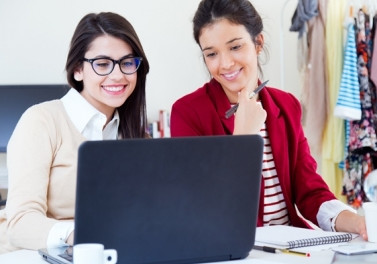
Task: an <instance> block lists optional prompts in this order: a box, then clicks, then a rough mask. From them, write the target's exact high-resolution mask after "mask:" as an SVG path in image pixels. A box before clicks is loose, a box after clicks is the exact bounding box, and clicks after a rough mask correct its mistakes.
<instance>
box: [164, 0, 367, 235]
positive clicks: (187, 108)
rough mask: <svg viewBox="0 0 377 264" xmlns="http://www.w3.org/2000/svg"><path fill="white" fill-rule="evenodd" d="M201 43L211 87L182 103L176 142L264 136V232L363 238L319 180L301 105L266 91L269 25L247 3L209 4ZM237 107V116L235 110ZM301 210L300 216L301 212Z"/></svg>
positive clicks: (201, 18)
mask: <svg viewBox="0 0 377 264" xmlns="http://www.w3.org/2000/svg"><path fill="white" fill-rule="evenodd" d="M193 23H194V38H195V40H196V42H197V43H198V44H199V47H200V49H201V51H202V54H203V58H204V62H205V64H206V66H207V69H208V71H209V72H210V74H211V76H212V79H211V80H210V81H209V82H208V83H206V84H204V85H203V87H201V88H199V89H197V90H196V91H194V92H193V93H191V94H188V95H186V96H184V97H182V98H180V99H179V100H177V101H176V102H175V103H174V105H173V107H172V112H171V122H170V126H171V135H172V136H174V137H177V136H208V135H237V134H260V135H261V136H262V137H263V138H264V142H265V148H264V155H263V164H262V168H263V170H262V178H263V179H262V186H261V196H260V205H259V214H258V226H263V225H293V226H297V227H306V228H310V227H311V225H310V224H309V223H308V222H307V221H306V220H305V219H303V218H302V217H301V215H300V214H299V213H298V211H299V212H300V213H301V214H302V215H303V216H304V217H305V218H306V219H308V220H310V221H311V222H313V223H315V224H316V225H318V226H319V227H321V228H322V229H324V230H328V231H330V230H333V231H348V232H353V233H358V234H360V235H362V236H363V238H364V239H367V235H366V227H365V221H364V218H363V217H362V216H359V215H357V214H356V213H355V212H354V211H353V210H352V208H350V207H348V206H347V205H345V204H343V203H342V202H340V201H339V200H337V199H336V198H335V196H334V194H332V193H331V192H330V190H329V188H328V187H327V185H326V183H325V182H324V180H323V179H322V177H321V176H320V175H318V174H317V173H316V166H317V165H316V162H315V160H314V159H313V157H312V156H311V154H310V150H309V146H308V143H307V141H306V138H305V135H304V133H303V129H302V126H301V107H300V103H299V101H298V100H297V99H296V98H294V96H292V95H291V94H289V93H286V92H284V91H281V90H279V89H276V88H272V87H266V88H264V89H262V90H260V92H259V93H257V94H256V95H254V96H253V98H249V96H250V94H251V95H253V94H254V93H253V91H256V90H259V89H258V88H257V87H258V86H259V85H260V84H261V80H260V76H261V74H260V73H261V69H260V65H259V54H260V53H261V52H263V51H264V37H263V33H262V31H263V23H262V19H261V17H260V15H259V14H258V12H257V11H256V10H255V8H254V7H253V6H252V4H251V3H250V1H248V0H202V1H201V2H200V4H199V6H198V9H197V11H196V13H195V16H194V19H193ZM232 105H233V106H238V109H237V111H236V112H235V114H232V115H229V116H228V115H227V114H226V113H227V112H228V110H229V109H230V108H231V107H232ZM297 209H298V210H297Z"/></svg>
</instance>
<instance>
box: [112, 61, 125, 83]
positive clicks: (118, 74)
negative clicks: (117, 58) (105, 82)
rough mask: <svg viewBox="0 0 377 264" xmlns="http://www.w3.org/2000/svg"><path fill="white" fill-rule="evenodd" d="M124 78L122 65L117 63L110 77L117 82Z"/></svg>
mask: <svg viewBox="0 0 377 264" xmlns="http://www.w3.org/2000/svg"><path fill="white" fill-rule="evenodd" d="M123 76H124V73H123V72H122V71H121V70H120V64H119V62H116V63H115V65H114V69H113V71H112V72H111V73H110V74H109V77H110V78H111V79H115V80H116V79H121V78H123Z"/></svg>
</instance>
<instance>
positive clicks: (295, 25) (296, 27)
mask: <svg viewBox="0 0 377 264" xmlns="http://www.w3.org/2000/svg"><path fill="white" fill-rule="evenodd" d="M317 7H318V1H317V0H299V1H298V5H297V8H296V10H295V12H294V14H293V17H292V25H291V27H290V29H289V30H290V31H297V32H299V35H298V37H299V38H301V37H302V34H303V32H304V31H305V23H306V22H307V21H308V20H309V19H311V18H312V17H314V16H316V15H318V12H317Z"/></svg>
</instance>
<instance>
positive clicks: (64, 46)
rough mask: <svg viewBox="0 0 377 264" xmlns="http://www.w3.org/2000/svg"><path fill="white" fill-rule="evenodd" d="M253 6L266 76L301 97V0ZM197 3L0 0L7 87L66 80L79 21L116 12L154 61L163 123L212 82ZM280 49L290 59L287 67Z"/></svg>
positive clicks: (154, 101) (150, 101) (1, 70)
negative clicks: (294, 27) (295, 28)
mask: <svg viewBox="0 0 377 264" xmlns="http://www.w3.org/2000/svg"><path fill="white" fill-rule="evenodd" d="M251 2H252V3H253V4H254V5H255V7H256V8H257V10H258V11H259V12H260V14H261V16H262V18H263V19H264V24H265V40H266V43H267V46H268V49H269V54H270V60H269V61H268V64H267V65H265V67H264V79H266V80H267V79H269V80H270V83H269V85H271V86H276V87H279V88H281V89H284V90H286V91H290V92H292V93H293V94H295V95H296V96H297V97H299V96H300V87H299V85H300V81H299V74H298V72H297V66H296V57H297V56H296V46H297V45H296V40H297V33H292V32H289V31H288V28H289V26H290V19H291V17H292V15H293V12H294V9H295V7H296V5H297V0H252V1H251ZM198 3H199V0H137V1H135V0H133V1H130V0H106V1H104V0H64V1H62V0H32V1H30V0H0V62H1V63H0V85H1V84H53V83H66V79H65V73H64V65H65V60H66V55H67V51H68V46H69V42H70V39H71V36H72V34H73V31H74V29H75V27H76V25H77V23H78V21H79V20H80V19H81V18H82V17H83V16H84V15H85V14H86V13H89V12H100V11H113V12H117V13H119V14H121V15H123V16H125V17H126V18H127V19H128V20H129V21H130V22H131V23H132V24H133V26H134V27H135V29H136V31H137V32H138V35H139V37H140V39H141V42H142V44H143V46H144V49H145V52H146V54H147V57H148V59H149V61H150V66H151V70H150V74H149V75H148V79H147V110H148V116H149V119H150V120H156V119H157V118H158V111H159V110H160V109H167V110H170V107H171V105H172V103H173V102H174V101H175V100H176V99H178V98H179V97H181V96H182V95H184V94H186V93H188V92H191V91H193V90H195V89H196V88H198V87H199V86H201V85H202V84H203V83H204V82H205V81H207V80H208V74H207V71H206V69H205V67H204V65H203V63H202V58H201V53H200V50H199V48H198V46H197V45H196V43H195V42H194V40H193V37H192V23H191V20H192V17H193V15H194V12H195V10H196V7H197V5H198ZM286 3H287V4H286ZM282 15H283V16H282ZM282 28H283V30H281V29H282ZM282 34H283V36H282ZM281 37H283V40H284V41H283V42H280V38H281ZM281 44H283V45H284V54H283V55H284V58H285V59H284V62H283V64H282V65H281V64H280V62H281V58H282V57H281V55H282V54H281V52H280V48H281ZM282 68H283V69H284V78H282V76H281V69H282Z"/></svg>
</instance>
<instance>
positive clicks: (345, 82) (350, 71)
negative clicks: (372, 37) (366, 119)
mask: <svg viewBox="0 0 377 264" xmlns="http://www.w3.org/2000/svg"><path fill="white" fill-rule="evenodd" d="M351 22H352V21H351ZM347 29H348V30H347V32H348V33H347V42H346V46H345V52H344V60H343V72H342V79H341V81H340V88H339V94H338V101H337V102H336V106H335V109H334V115H335V116H338V117H340V118H343V119H346V120H360V119H361V106H360V104H361V103H360V89H359V87H360V86H359V79H358V74H357V54H356V40H355V29H354V24H353V23H350V24H349V25H348V26H347Z"/></svg>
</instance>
